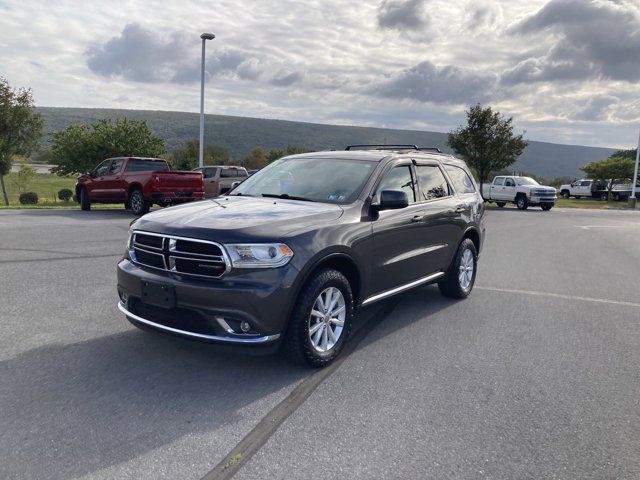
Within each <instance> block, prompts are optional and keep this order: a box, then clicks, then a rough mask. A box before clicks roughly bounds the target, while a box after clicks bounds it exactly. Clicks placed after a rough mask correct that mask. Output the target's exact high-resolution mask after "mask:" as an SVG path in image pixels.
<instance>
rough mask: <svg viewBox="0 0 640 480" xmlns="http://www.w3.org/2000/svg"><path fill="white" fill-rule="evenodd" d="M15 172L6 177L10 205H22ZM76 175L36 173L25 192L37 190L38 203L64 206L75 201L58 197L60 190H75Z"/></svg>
mask: <svg viewBox="0 0 640 480" xmlns="http://www.w3.org/2000/svg"><path fill="white" fill-rule="evenodd" d="M13 178H14V174H13V173H10V174H8V175H6V176H5V177H4V183H5V185H6V187H7V194H8V195H9V205H20V202H19V201H18V197H19V196H20V192H18V189H17V187H16V185H15V184H14V182H13ZM75 184H76V179H75V177H59V176H58V175H53V174H51V173H36V174H35V175H34V177H33V180H32V181H31V182H29V183H28V184H27V186H26V189H24V190H23V191H25V192H36V193H37V194H38V205H40V204H42V206H57V204H60V203H62V204H63V205H62V206H70V205H72V204H73V202H67V203H65V202H62V201H61V200H60V199H59V198H58V191H59V190H61V189H63V188H68V189H69V190H71V191H73V190H74V188H75Z"/></svg>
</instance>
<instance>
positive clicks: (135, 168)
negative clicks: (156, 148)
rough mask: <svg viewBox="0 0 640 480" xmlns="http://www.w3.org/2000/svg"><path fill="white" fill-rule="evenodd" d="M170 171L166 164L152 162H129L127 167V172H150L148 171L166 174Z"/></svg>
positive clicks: (135, 160) (134, 160)
mask: <svg viewBox="0 0 640 480" xmlns="http://www.w3.org/2000/svg"><path fill="white" fill-rule="evenodd" d="M168 170H169V166H168V165H167V164H166V163H164V162H156V161H152V160H138V159H132V160H129V163H128V165H127V172H148V171H156V172H157V171H160V172H166V171H168Z"/></svg>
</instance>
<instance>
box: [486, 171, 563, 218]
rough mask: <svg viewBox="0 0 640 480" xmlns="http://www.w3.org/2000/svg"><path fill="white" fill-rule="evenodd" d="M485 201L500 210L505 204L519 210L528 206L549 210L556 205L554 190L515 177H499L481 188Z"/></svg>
mask: <svg viewBox="0 0 640 480" xmlns="http://www.w3.org/2000/svg"><path fill="white" fill-rule="evenodd" d="M482 196H483V197H484V199H485V200H489V201H491V202H495V203H496V205H498V207H500V208H502V207H504V206H505V205H506V204H507V203H515V204H516V206H517V207H518V208H519V209H520V210H526V209H527V208H528V207H530V206H540V208H542V210H545V211H547V210H551V208H552V207H553V206H554V205H555V203H556V199H557V196H556V189H555V188H553V187H548V186H546V185H540V184H539V183H538V182H536V181H535V180H534V179H533V178H530V177H518V176H515V175H499V176H497V177H495V178H494V179H493V182H491V183H490V184H485V185H483V186H482Z"/></svg>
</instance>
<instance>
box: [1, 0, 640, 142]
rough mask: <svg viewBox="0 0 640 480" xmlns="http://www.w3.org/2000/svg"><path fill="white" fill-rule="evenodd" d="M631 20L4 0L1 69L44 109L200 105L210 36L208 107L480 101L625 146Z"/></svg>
mask: <svg viewBox="0 0 640 480" xmlns="http://www.w3.org/2000/svg"><path fill="white" fill-rule="evenodd" d="M639 19H640V6H639V4H638V3H637V0H562V1H559V0H551V1H547V0H513V1H509V2H507V1H502V2H496V1H490V0H474V1H471V0H468V1H465V2H451V1H449V0H367V1H362V2H352V1H349V0H307V1H305V2H299V1H297V0H279V1H278V2H271V1H268V2H255V1H250V0H211V1H210V2H196V1H194V0H187V1H183V2H169V1H168V0H159V1H158V2H157V3H156V4H154V5H153V7H150V6H149V3H148V2H144V1H142V0H127V1H124V2H116V1H113V2H110V1H103V2H99V3H95V2H91V3H87V2H84V1H80V0H60V1H58V2H50V1H45V0H0V75H4V76H6V77H7V78H8V79H9V81H10V82H11V83H12V84H15V85H16V86H31V87H32V88H33V91H34V95H35V98H36V101H37V103H38V104H40V105H49V106H51V105H56V106H80V107H117V108H123V107H124V108H142V109H171V110H182V111H197V109H198V99H199V88H198V87H199V84H198V82H199V69H200V61H199V60H200V38H199V35H200V33H201V32H203V31H213V32H214V33H215V34H216V39H215V40H213V41H211V42H207V52H208V55H207V105H206V109H207V111H208V112H210V113H220V114H231V115H244V116H258V117H271V118H286V119H291V120H303V121H313V122H326V123H331V122H335V123H357V124H362V125H372V126H375V125H378V126H390V127H397V128H404V127H407V128H423V129H432V130H439V131H447V130H449V129H451V128H453V127H455V126H456V125H457V124H459V123H460V122H462V121H463V119H464V108H465V107H466V105H468V104H470V103H474V102H476V101H481V102H485V103H490V104H492V105H493V106H495V107H496V108H498V109H499V110H501V111H503V112H504V113H505V114H507V115H509V116H514V118H515V122H516V126H517V127H518V128H526V129H527V131H528V134H527V136H530V137H532V138H537V139H541V140H548V141H563V142H568V143H587V144H594V145H611V146H625V145H630V144H632V143H633V141H634V139H635V137H636V132H635V131H634V130H635V128H637V126H636V125H635V123H634V122H637V121H638V120H639V119H640V103H638V100H637V89H638V83H639V82H638V80H637V78H640V53H638V52H640V44H639V43H638V42H640V21H639ZM34 32H36V34H34ZM534 135H537V137H534ZM627 139H628V140H627Z"/></svg>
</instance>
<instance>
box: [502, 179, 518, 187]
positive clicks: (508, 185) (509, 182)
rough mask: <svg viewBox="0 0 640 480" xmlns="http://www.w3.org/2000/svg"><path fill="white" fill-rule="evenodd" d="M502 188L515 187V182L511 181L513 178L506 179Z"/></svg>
mask: <svg viewBox="0 0 640 480" xmlns="http://www.w3.org/2000/svg"><path fill="white" fill-rule="evenodd" d="M504 186H505V187H515V186H516V182H515V181H514V180H513V178H507V179H506V180H505V181H504Z"/></svg>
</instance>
